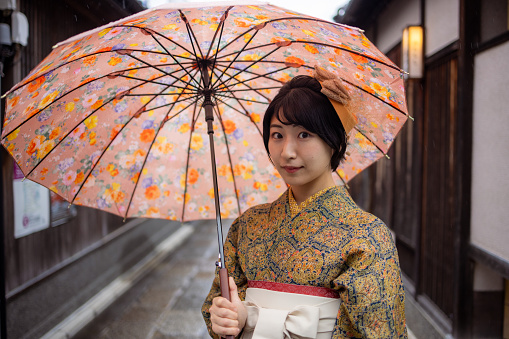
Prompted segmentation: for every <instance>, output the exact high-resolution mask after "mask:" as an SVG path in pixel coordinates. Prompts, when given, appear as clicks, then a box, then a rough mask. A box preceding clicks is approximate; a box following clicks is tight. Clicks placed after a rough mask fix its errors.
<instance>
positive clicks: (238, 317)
mask: <svg viewBox="0 0 509 339" xmlns="http://www.w3.org/2000/svg"><path fill="white" fill-rule="evenodd" d="M229 279H230V299H231V302H230V301H228V300H227V299H226V298H223V297H216V298H214V299H213V300H212V306H211V307H210V310H209V312H210V321H211V322H212V331H214V333H216V334H218V335H220V336H227V335H233V336H237V335H238V334H239V333H240V332H241V331H242V329H243V328H244V325H245V324H246V319H247V310H246V308H245V306H244V304H243V303H242V301H241V300H240V298H239V294H238V291H237V285H235V281H234V280H233V278H232V277H230V278H229Z"/></svg>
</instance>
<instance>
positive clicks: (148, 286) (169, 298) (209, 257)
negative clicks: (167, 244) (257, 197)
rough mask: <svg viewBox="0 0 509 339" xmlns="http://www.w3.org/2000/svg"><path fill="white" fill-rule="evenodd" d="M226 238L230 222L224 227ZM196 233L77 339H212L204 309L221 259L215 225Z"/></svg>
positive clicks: (201, 224) (197, 228)
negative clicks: (203, 317)
mask: <svg viewBox="0 0 509 339" xmlns="http://www.w3.org/2000/svg"><path fill="white" fill-rule="evenodd" d="M223 223H224V225H223V228H224V232H225V234H226V231H227V228H228V227H229V225H230V223H231V221H227V220H226V221H223ZM194 225H195V231H194V232H193V234H192V235H191V236H190V237H189V238H188V240H187V241H186V242H184V244H183V245H181V246H180V247H179V248H177V249H176V250H175V251H173V252H172V253H171V254H170V255H168V256H167V257H166V258H165V259H164V260H163V261H162V262H161V263H160V264H159V265H158V266H157V267H156V268H155V269H153V270H152V271H150V272H149V273H148V274H147V275H146V276H144V277H143V278H142V279H141V280H140V281H138V282H137V283H136V284H135V286H134V287H133V288H131V289H130V290H129V291H128V292H127V293H125V294H124V295H123V296H122V297H120V298H119V299H118V300H117V301H116V302H115V303H114V304H113V305H112V306H110V307H109V308H108V309H107V310H106V311H105V312H103V313H102V314H101V315H99V316H98V317H97V318H96V319H95V320H94V321H93V322H92V323H90V324H89V325H88V326H87V327H85V328H84V329H83V330H82V331H80V332H79V333H78V334H77V335H76V336H75V337H74V338H78V339H90V338H102V339H118V338H122V339H126V338H144V339H145V338H146V339H163V338H188V339H198V338H209V336H208V333H207V330H206V327H205V323H204V322H203V319H202V316H201V312H200V308H201V305H202V303H203V300H204V299H205V297H206V295H207V293H208V291H209V289H210V285H211V283H212V279H213V276H214V269H215V266H214V263H215V261H216V260H217V257H218V244H217V235H216V226H215V220H209V221H200V222H196V223H194Z"/></svg>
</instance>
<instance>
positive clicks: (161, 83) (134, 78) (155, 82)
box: [119, 70, 197, 95]
mask: <svg viewBox="0 0 509 339" xmlns="http://www.w3.org/2000/svg"><path fill="white" fill-rule="evenodd" d="M179 71H180V70H176V71H175V73H176V72H179ZM119 76H121V77H122V78H126V79H132V80H140V81H145V82H146V83H152V84H156V85H163V86H167V85H168V84H166V83H164V82H158V81H153V80H147V79H143V78H137V77H131V76H128V75H119ZM175 82H176V81H175ZM172 87H175V88H182V89H184V88H187V87H183V86H176V85H174V84H172ZM191 90H192V89H191ZM195 92H197V91H195ZM140 95H141V94H140Z"/></svg>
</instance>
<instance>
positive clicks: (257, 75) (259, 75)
mask: <svg viewBox="0 0 509 339" xmlns="http://www.w3.org/2000/svg"><path fill="white" fill-rule="evenodd" d="M220 66H221V67H225V66H223V65H220ZM230 68H232V69H237V70H239V69H238V68H236V67H233V66H232V67H230ZM288 68H290V67H289V66H286V67H283V68H281V69H278V70H275V71H272V72H268V73H265V74H258V73H255V72H251V71H245V73H249V74H254V75H256V76H255V77H253V78H250V79H246V80H242V81H238V80H237V79H235V80H237V82H236V83H230V84H228V86H230V87H231V86H235V85H238V84H243V83H245V82H247V81H252V80H255V79H258V78H266V79H269V80H273V81H275V82H279V83H280V84H283V83H284V82H283V81H281V80H278V79H274V78H270V77H268V76H267V75H269V74H272V73H277V72H281V71H284V70H286V69H288Z"/></svg>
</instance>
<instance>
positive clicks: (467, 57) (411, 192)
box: [335, 0, 509, 338]
mask: <svg viewBox="0 0 509 339" xmlns="http://www.w3.org/2000/svg"><path fill="white" fill-rule="evenodd" d="M508 5H509V2H508V1H507V0H493V1H482V0H443V1H434V0H411V1H406V0H384V1H371V0H352V1H350V3H349V4H348V5H347V6H346V7H345V8H343V9H342V15H340V14H338V16H336V17H335V20H336V21H338V22H341V23H345V24H348V25H352V26H357V27H360V28H362V29H364V30H365V32H366V35H367V36H368V38H370V40H372V41H373V42H374V43H375V45H377V47H378V48H379V49H380V50H381V51H382V52H384V53H386V54H387V55H388V56H389V57H390V58H391V59H392V60H393V61H394V62H395V63H396V64H398V65H399V66H400V67H401V66H402V63H401V54H402V36H403V30H404V29H405V28H406V27H408V26H414V25H417V26H420V27H422V28H423V29H424V39H423V41H422V48H423V55H422V56H423V59H424V67H423V68H424V71H423V77H422V78H418V79H409V80H407V82H406V91H407V100H408V108H409V112H410V115H412V116H413V117H414V118H415V121H413V122H412V121H409V122H408V123H407V124H406V126H405V127H404V129H403V131H402V133H401V134H400V135H399V136H398V137H397V139H396V142H395V144H394V146H393V147H392V149H391V150H390V153H389V156H390V158H391V159H390V160H388V159H382V161H379V162H378V163H377V164H376V165H374V166H372V167H371V168H370V169H369V170H367V171H365V172H364V173H363V174H361V175H360V176H359V178H355V179H354V182H353V183H352V184H351V187H352V195H353V196H354V198H355V199H356V201H358V202H359V203H360V204H361V205H362V206H363V207H364V208H365V209H367V210H369V211H371V212H373V213H374V214H376V215H378V216H380V217H381V218H382V219H383V220H384V221H385V222H386V223H387V224H388V225H389V226H390V227H391V228H392V229H393V230H394V232H395V234H396V245H397V248H398V251H399V256H400V261H401V267H402V270H403V272H404V275H405V278H406V279H405V287H406V290H407V292H408V295H407V321H408V324H409V327H410V328H411V329H412V330H414V331H415V334H416V336H417V337H419V338H421V337H422V338H429V337H446V336H448V337H451V336H452V337H454V338H481V337H482V338H509V284H508V280H509V247H508V246H507V243H509V224H508V222H507V220H508V217H509V214H508V211H507V202H506V201H507V199H508V198H509V180H508V179H507V175H506V171H505V170H504V168H505V169H507V168H509V167H508V165H509V158H508V156H509V151H508V149H509V148H508V147H507V146H501V145H502V144H504V145H507V142H509V138H508V134H507V132H506V128H505V127H503V128H502V127H500V128H499V127H498V124H501V125H502V126H507V124H508V123H509V112H508V108H507V107H508V106H507V104H509V101H508V98H507V95H504V94H502V92H503V91H501V90H499V89H501V88H507V85H508V84H509V82H508V79H509V63H507V57H505V59H503V58H502V55H503V53H504V52H507V51H508V50H509V21H508ZM493 124H496V126H494V125H493ZM500 143H501V144H500ZM486 170H487V172H486Z"/></svg>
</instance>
